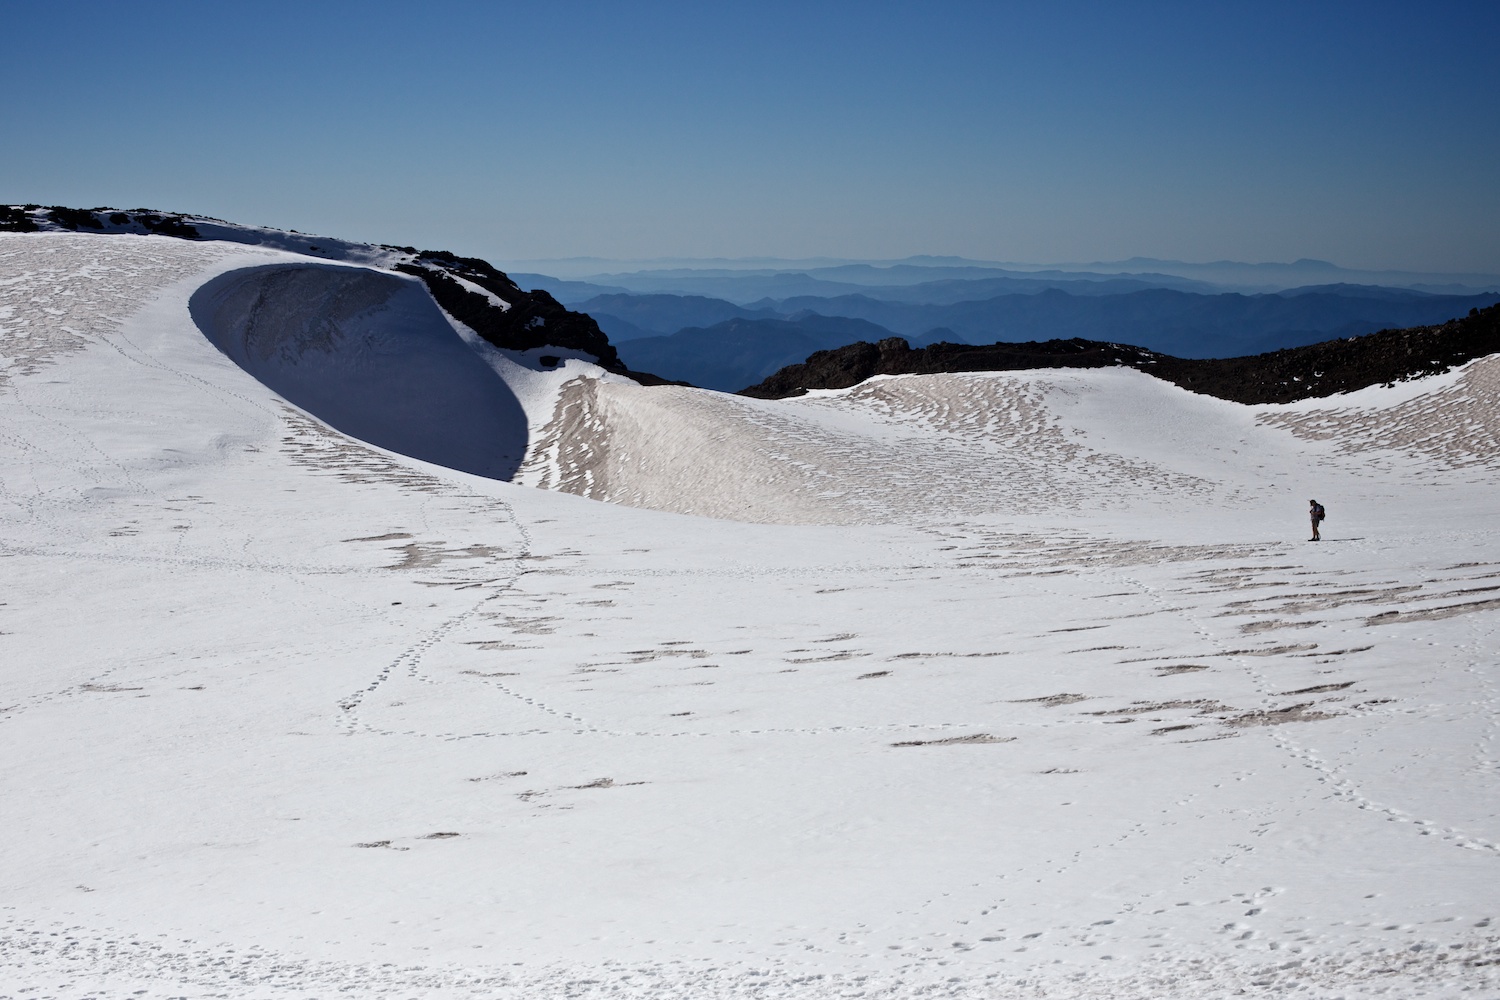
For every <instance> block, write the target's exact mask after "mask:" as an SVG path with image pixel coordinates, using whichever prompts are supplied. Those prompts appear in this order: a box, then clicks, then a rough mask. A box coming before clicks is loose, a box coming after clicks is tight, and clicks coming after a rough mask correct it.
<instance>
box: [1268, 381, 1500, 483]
mask: <svg viewBox="0 0 1500 1000" xmlns="http://www.w3.org/2000/svg"><path fill="white" fill-rule="evenodd" d="M1260 419H1261V422H1262V423H1265V424H1268V425H1270V426H1272V427H1281V428H1285V429H1286V430H1289V431H1291V432H1292V433H1293V434H1295V435H1297V436H1298V437H1300V438H1305V439H1308V440H1312V441H1333V442H1335V444H1336V447H1337V448H1338V449H1339V450H1340V451H1342V452H1345V453H1356V452H1368V451H1373V450H1377V449H1390V450H1394V451H1408V452H1415V453H1417V454H1420V455H1426V456H1430V457H1432V458H1435V459H1437V460H1438V462H1439V463H1441V464H1442V465H1445V466H1447V467H1448V468H1453V469H1459V468H1465V467H1468V466H1474V465H1485V466H1490V467H1491V468H1494V467H1496V466H1500V448H1497V447H1496V445H1495V442H1496V441H1500V357H1489V358H1484V359H1482V360H1479V361H1476V362H1474V363H1473V364H1472V365H1470V366H1469V368H1468V370H1467V371H1465V372H1464V373H1463V375H1462V376H1461V377H1460V378H1459V380H1458V382H1457V383H1456V384H1454V385H1451V386H1449V387H1448V388H1446V389H1439V390H1437V391H1435V392H1428V393H1423V394H1422V395H1420V396H1418V397H1417V398H1415V399H1410V400H1407V401H1406V402H1404V403H1400V404H1397V405H1396V406H1392V407H1389V408H1386V409H1370V408H1359V409H1356V408H1354V407H1338V408H1329V409H1320V410H1314V411H1312V412H1294V413H1277V412H1267V413H1264V414H1262V415H1261V418H1260Z"/></svg>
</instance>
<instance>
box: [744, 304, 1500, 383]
mask: <svg viewBox="0 0 1500 1000" xmlns="http://www.w3.org/2000/svg"><path fill="white" fill-rule="evenodd" d="M1495 353H1500V305H1495V306H1490V307H1489V308H1487V309H1475V310H1471V311H1470V313H1469V315H1468V316H1465V317H1463V318H1461V319H1455V320H1450V321H1448V322H1447V323H1443V324H1441V325H1439V326H1418V327H1412V328H1410V329H1405V330H1381V331H1380V332H1378V333H1371V334H1367V335H1366V336H1363V337H1349V338H1345V339H1340V340H1330V341H1326V342H1324V343H1321V344H1312V345H1310V346H1307V347H1291V348H1287V349H1285V350H1280V351H1272V352H1271V353H1269V354H1256V355H1253V356H1250V357H1243V358H1208V359H1187V358H1174V357H1172V356H1171V355H1167V354H1157V353H1155V352H1153V351H1148V350H1145V349H1144V348H1140V347H1130V346H1128V345H1124V344H1108V343H1101V342H1099V341H1094V340H1078V339H1074V340H1049V341H1046V342H1044V343H1036V342H1028V343H1023V344H1006V343H997V344H988V345H984V346H974V345H969V344H948V343H940V344H932V345H930V346H928V347H923V348H919V349H915V350H914V349H912V348H911V347H910V346H909V345H908V344H907V342H906V341H905V340H903V339H901V338H899V337H892V338H889V339H887V340H882V341H880V342H879V343H877V344H868V343H859V344H850V345H848V346H846V347H840V348H838V349H836V350H832V351H818V352H817V353H816V354H813V355H812V356H811V357H809V358H808V359H807V360H806V361H804V362H803V363H801V364H797V365H789V366H788V367H786V368H783V369H782V370H781V371H779V372H777V373H776V374H774V375H772V376H771V377H770V378H768V379H766V380H765V381H763V382H761V383H759V384H758V385H753V386H750V387H749V388H748V389H742V390H741V395H745V396H755V397H758V398H761V399H782V398H785V397H787V396H798V395H801V394H802V393H804V392H806V391H807V390H809V389H846V388H848V387H850V386H852V385H857V384H858V383H860V382H863V381H864V380H865V379H867V378H870V377H871V376H872V375H911V374H935V373H939V372H980V371H1016V370H1019V369H1034V368H1101V367H1106V366H1109V365H1128V366H1130V367H1132V368H1136V369H1139V370H1140V371H1143V372H1146V373H1148V374H1150V375H1155V376H1156V377H1158V378H1161V379H1165V380H1167V381H1169V382H1174V383H1176V384H1177V385H1180V386H1182V387H1183V388H1184V389H1189V390H1191V391H1193V392H1198V393H1202V394H1204V395H1208V396H1217V397H1218V398H1220V399H1229V400H1233V401H1235V402H1238V403H1252V404H1254V403H1288V402H1291V401H1293V400H1297V399H1308V398H1311V397H1321V396H1331V395H1334V394H1335V393H1341V392H1352V391H1353V390H1355V389H1363V388H1364V387H1365V386H1370V385H1377V384H1380V383H1383V382H1398V381H1403V380H1405V379H1411V378H1419V377H1421V376H1424V375H1435V374H1438V373H1440V372H1444V371H1447V370H1449V369H1450V368H1454V367H1456V366H1458V365H1461V364H1464V363H1465V362H1468V361H1471V360H1473V359H1474V358H1480V357H1484V356H1485V355H1489V354H1495Z"/></svg>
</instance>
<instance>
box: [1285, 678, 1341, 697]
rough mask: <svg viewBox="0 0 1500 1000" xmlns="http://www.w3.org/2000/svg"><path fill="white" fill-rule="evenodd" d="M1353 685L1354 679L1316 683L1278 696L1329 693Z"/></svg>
mask: <svg viewBox="0 0 1500 1000" xmlns="http://www.w3.org/2000/svg"><path fill="white" fill-rule="evenodd" d="M1353 686H1354V681H1344V682H1343V683H1340V684H1315V685H1313V686H1312V687H1305V688H1298V689H1297V690H1295V691H1282V692H1280V693H1279V694H1277V695H1276V697H1278V698H1287V697H1295V696H1297V695H1299V694H1327V693H1328V692H1329V691H1343V690H1345V689H1347V688H1352V687H1353Z"/></svg>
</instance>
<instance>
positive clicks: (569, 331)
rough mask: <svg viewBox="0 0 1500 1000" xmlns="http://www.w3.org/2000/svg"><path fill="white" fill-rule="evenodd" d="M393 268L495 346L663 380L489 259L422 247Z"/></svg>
mask: <svg viewBox="0 0 1500 1000" xmlns="http://www.w3.org/2000/svg"><path fill="white" fill-rule="evenodd" d="M396 270H398V271H402V272H404V273H406V274H410V275H413V276H415V277H418V278H421V279H422V281H423V283H424V284H426V285H427V289H428V291H430V292H431V293H432V297H433V298H434V299H436V300H437V302H438V304H439V305H441V306H442V307H443V308H444V309H446V310H447V311H448V313H449V315H451V316H453V318H454V319H457V320H458V321H459V322H461V323H463V324H465V325H466V326H468V327H469V328H470V329H472V330H473V331H474V332H475V333H477V334H479V335H480V336H481V337H483V338H484V339H485V340H487V341H489V342H490V343H491V344H494V345H495V346H496V347H503V348H505V349H507V350H512V351H529V350H532V349H534V348H538V347H561V348H565V349H569V350H575V351H582V352H583V353H586V354H589V355H591V356H593V357H594V358H597V359H598V361H599V365H600V366H601V367H603V368H605V369H607V370H609V371H612V372H618V373H619V374H621V375H625V376H628V377H629V378H633V379H635V380H636V381H638V382H641V383H642V384H645V385H659V384H663V383H665V382H667V380H666V379H661V378H658V377H656V376H654V375H650V374H647V373H646V372H635V371H631V370H630V369H628V368H626V367H625V364H624V363H623V362H622V361H621V360H620V356H619V355H618V354H617V353H616V352H615V348H614V345H613V344H611V343H610V342H609V337H607V336H606V335H605V334H604V331H602V330H600V329H599V324H598V323H595V322H594V320H593V318H592V317H591V316H588V315H586V314H584V313H579V312H573V311H572V310H570V309H567V308H565V307H564V306H563V305H562V304H561V303H559V302H558V301H557V300H556V299H554V298H553V297H552V296H551V294H549V293H548V292H545V291H543V290H541V289H537V290H535V291H531V292H528V291H524V290H523V289H522V288H521V286H520V285H517V284H516V283H515V282H514V281H512V280H511V279H510V277H509V276H507V275H506V274H505V273H504V272H503V271H500V270H497V269H496V268H495V267H493V266H491V265H490V263H489V262H488V261H485V260H481V259H480V258H478V257H459V256H458V255H456V254H452V253H449V252H448V251H446V250H423V251H421V252H419V253H417V254H416V259H415V260H413V261H411V262H410V263H404V264H397V265H396ZM455 277H457V278H462V279H463V280H464V281H467V282H470V283H471V284H474V285H478V286H479V287H480V288H483V289H484V290H485V291H487V292H490V293H491V294H492V295H494V296H496V297H497V298H499V299H500V300H501V301H503V302H505V303H507V304H508V305H509V308H502V307H501V306H499V305H497V304H496V303H495V302H494V300H493V299H491V298H490V297H489V296H487V295H484V294H481V293H480V292H476V291H473V290H472V289H469V288H465V287H464V286H463V285H462V284H461V283H460V282H459V281H457V280H455ZM554 363H555V362H554Z"/></svg>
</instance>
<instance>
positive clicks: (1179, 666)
mask: <svg viewBox="0 0 1500 1000" xmlns="http://www.w3.org/2000/svg"><path fill="white" fill-rule="evenodd" d="M1211 669H1213V668H1212V667H1209V666H1206V665H1204V664H1202V663H1173V664H1171V665H1170V666H1166V667H1157V668H1156V673H1157V676H1159V677H1171V676H1172V675H1173V674H1195V673H1197V672H1198V671H1200V670H1211Z"/></svg>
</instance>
